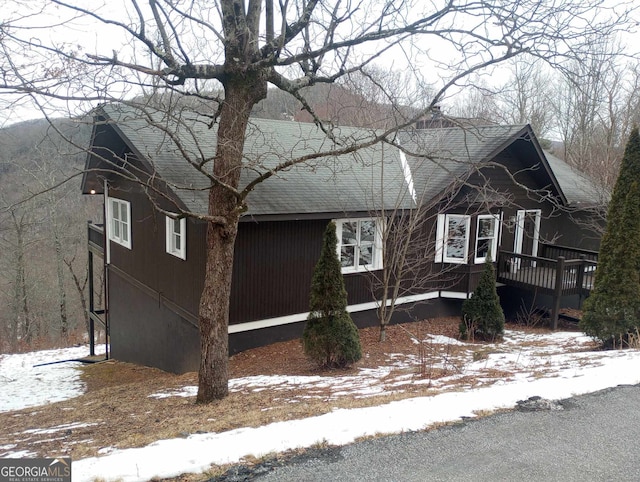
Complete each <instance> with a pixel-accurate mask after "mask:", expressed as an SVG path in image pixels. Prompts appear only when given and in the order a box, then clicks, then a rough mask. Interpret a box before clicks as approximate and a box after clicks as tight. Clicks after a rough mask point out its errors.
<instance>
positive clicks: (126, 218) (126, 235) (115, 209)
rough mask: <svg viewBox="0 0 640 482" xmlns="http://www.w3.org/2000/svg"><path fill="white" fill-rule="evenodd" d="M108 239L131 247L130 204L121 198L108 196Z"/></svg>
mask: <svg viewBox="0 0 640 482" xmlns="http://www.w3.org/2000/svg"><path fill="white" fill-rule="evenodd" d="M108 217H109V239H110V240H111V241H113V242H115V243H118V244H120V245H122V246H124V247H125V248H129V249H131V204H130V203H129V202H128V201H123V200H122V199H115V198H109V204H108Z"/></svg>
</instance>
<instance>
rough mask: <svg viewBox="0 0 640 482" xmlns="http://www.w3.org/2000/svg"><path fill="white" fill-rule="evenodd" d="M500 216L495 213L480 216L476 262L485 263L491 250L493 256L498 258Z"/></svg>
mask: <svg viewBox="0 0 640 482" xmlns="http://www.w3.org/2000/svg"><path fill="white" fill-rule="evenodd" d="M498 226H499V218H498V216H496V215H493V214H483V215H481V216H478V230H477V235H476V254H475V262H476V263H484V262H485V261H486V259H487V254H489V252H491V258H492V259H493V260H495V259H496V253H497V250H498V232H499V229H498Z"/></svg>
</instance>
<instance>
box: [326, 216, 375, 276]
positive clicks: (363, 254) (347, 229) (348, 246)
mask: <svg viewBox="0 0 640 482" xmlns="http://www.w3.org/2000/svg"><path fill="white" fill-rule="evenodd" d="M336 234H337V236H338V256H339V257H340V264H341V265H342V272H343V273H355V272H358V271H366V270H376V269H380V268H381V267H382V241H381V238H382V236H381V233H380V226H379V221H377V220H375V219H344V220H338V221H336Z"/></svg>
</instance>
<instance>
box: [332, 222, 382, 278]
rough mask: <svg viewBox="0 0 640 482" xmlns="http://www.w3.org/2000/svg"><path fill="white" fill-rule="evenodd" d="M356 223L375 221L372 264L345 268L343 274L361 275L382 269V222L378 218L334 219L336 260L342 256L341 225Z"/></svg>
mask: <svg viewBox="0 0 640 482" xmlns="http://www.w3.org/2000/svg"><path fill="white" fill-rule="evenodd" d="M357 221H375V223H376V234H375V239H374V242H373V264H368V265H364V266H358V265H357V264H356V266H346V267H343V268H342V273H343V274H349V273H362V272H366V271H376V270H380V269H382V256H383V254H382V253H383V251H382V229H383V227H382V224H383V222H384V221H383V220H382V219H380V218H347V219H334V220H333V222H334V223H335V224H336V237H337V238H338V244H337V246H336V249H337V253H338V259H340V257H341V254H342V250H341V247H342V223H352V222H357Z"/></svg>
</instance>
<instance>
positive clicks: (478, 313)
mask: <svg viewBox="0 0 640 482" xmlns="http://www.w3.org/2000/svg"><path fill="white" fill-rule="evenodd" d="M503 334H504V312H503V311H502V306H500V298H499V297H498V292H497V291H496V273H495V270H494V268H493V262H492V261H491V256H490V255H489V254H488V255H487V258H486V260H485V263H484V270H483V271H482V276H481V277H480V282H479V283H478V286H477V287H476V289H475V290H474V292H473V295H472V296H471V298H469V299H468V300H465V301H464V303H462V320H461V321H460V336H461V337H462V338H463V339H465V340H474V339H475V338H476V337H480V338H482V339H484V340H495V339H497V338H501V337H502V335H503Z"/></svg>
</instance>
